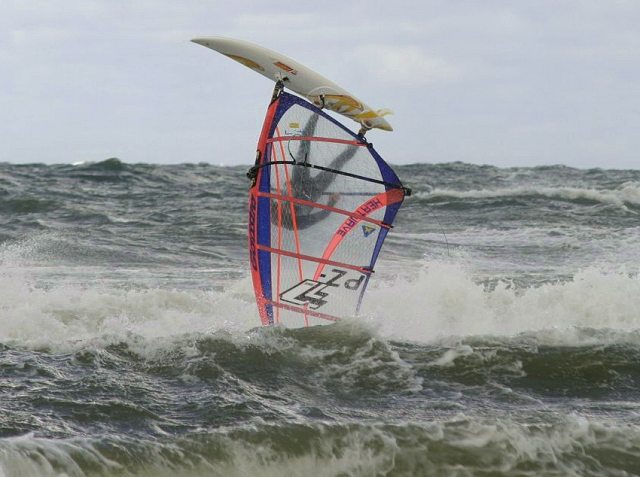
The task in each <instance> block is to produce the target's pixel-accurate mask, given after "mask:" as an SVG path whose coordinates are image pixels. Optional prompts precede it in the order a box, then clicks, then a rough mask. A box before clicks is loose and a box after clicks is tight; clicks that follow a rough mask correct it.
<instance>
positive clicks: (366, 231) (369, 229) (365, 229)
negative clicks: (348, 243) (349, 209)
mask: <svg viewBox="0 0 640 477" xmlns="http://www.w3.org/2000/svg"><path fill="white" fill-rule="evenodd" d="M375 231H376V228H375V227H372V226H371V225H366V224H365V225H363V226H362V233H363V234H364V236H365V237H368V236H369V235H371V234H372V233H373V232H375Z"/></svg>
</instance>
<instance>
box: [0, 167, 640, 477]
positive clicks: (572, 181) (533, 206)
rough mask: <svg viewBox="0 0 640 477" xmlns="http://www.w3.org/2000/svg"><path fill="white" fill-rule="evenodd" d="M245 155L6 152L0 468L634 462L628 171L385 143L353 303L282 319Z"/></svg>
mask: <svg viewBox="0 0 640 477" xmlns="http://www.w3.org/2000/svg"><path fill="white" fill-rule="evenodd" d="M245 169H246V167H216V166H212V165H207V164H197V165H196V164H185V165H173V166H166V165H165V166H159V165H149V164H126V163H123V162H121V161H119V160H117V159H109V160H106V161H103V162H98V163H93V164H78V165H41V164H32V165H12V164H0V476H2V477H9V476H12V477H13V476H69V477H76V476H164V475H166V476H175V475H180V476H253V475H261V476H270V475H273V476H341V477H344V476H421V475H425V476H427V475H434V476H476V475H477V476H603V475H611V476H632V475H640V278H639V275H638V272H639V269H640V240H639V239H640V171H637V170H633V171H625V170H604V169H590V170H579V169H573V168H568V167H563V166H549V167H535V168H510V169H500V168H495V167H489V166H476V165H470V164H462V163H450V164H436V165H429V164H415V165H407V166H399V167H397V168H396V170H397V172H398V175H399V176H400V177H401V178H402V179H404V180H405V182H406V184H407V185H408V186H410V187H412V188H413V190H414V195H413V196H412V197H409V198H408V199H407V200H406V201H405V205H404V207H403V209H402V210H401V211H400V214H399V215H398V219H397V221H396V223H395V228H394V229H393V230H392V232H391V233H390V235H389V238H388V239H387V242H386V244H385V248H384V249H383V252H382V254H381V258H380V260H379V261H378V264H377V268H376V274H375V277H374V279H373V280H372V281H371V284H370V287H369V289H368V291H367V294H366V295H365V301H364V304H363V310H362V314H361V316H359V317H353V318H349V319H346V320H344V321H342V322H340V323H337V324H335V325H330V326H324V327H316V328H308V329H297V330H287V329H279V328H261V327H259V323H260V322H259V319H258V316H257V311H256V307H255V303H254V298H253V292H252V288H251V283H250V278H249V277H248V270H247V268H248V266H247V251H246V238H245V237H246V232H245V229H246V214H247V212H246V196H247V187H248V183H247V180H246V178H245V176H244V172H245Z"/></svg>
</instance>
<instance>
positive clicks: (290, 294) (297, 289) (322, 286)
mask: <svg viewBox="0 0 640 477" xmlns="http://www.w3.org/2000/svg"><path fill="white" fill-rule="evenodd" d="M331 271H332V272H333V274H334V275H333V277H331V278H330V279H329V280H327V281H324V282H321V281H316V280H311V279H306V280H303V281H301V282H300V283H297V284H296V285H294V286H292V287H291V288H289V289H288V290H285V291H284V292H282V293H281V294H280V300H282V301H284V302H287V303H291V304H293V305H298V306H308V307H309V309H311V310H317V309H318V308H320V307H321V306H324V305H326V304H327V303H329V300H328V298H329V297H330V295H331V293H330V292H331V290H334V291H335V290H336V288H337V289H340V288H345V289H347V290H351V291H355V290H357V289H358V288H360V285H362V283H363V282H364V278H365V276H364V275H360V276H359V277H358V278H350V279H347V280H342V278H345V277H346V276H348V274H347V272H346V271H345V270H340V269H339V268H333V269H332V270H331ZM320 277H321V278H325V279H326V278H327V276H326V275H325V274H324V273H323V274H321V275H320ZM341 280H342V281H341Z"/></svg>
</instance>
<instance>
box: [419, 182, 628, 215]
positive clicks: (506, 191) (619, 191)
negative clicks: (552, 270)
mask: <svg viewBox="0 0 640 477" xmlns="http://www.w3.org/2000/svg"><path fill="white" fill-rule="evenodd" d="M416 195H417V196H418V197H423V198H425V197H426V198H433V197H455V198H461V199H484V198H492V197H516V196H543V197H548V198H552V199H553V198H556V199H563V200H590V201H594V202H601V203H604V204H611V205H615V206H618V207H621V208H624V209H626V205H628V204H629V205H634V206H638V205H640V183H639V182H634V181H629V182H625V183H624V184H621V185H620V186H619V187H618V188H616V189H610V190H603V189H593V188H582V187H552V186H543V185H539V186H538V185H537V186H516V187H503V188H496V189H476V190H464V191H463V190H456V189H446V188H442V189H434V190H432V191H430V192H418V193H417V194H416Z"/></svg>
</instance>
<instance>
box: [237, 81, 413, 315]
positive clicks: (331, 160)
mask: <svg viewBox="0 0 640 477" xmlns="http://www.w3.org/2000/svg"><path fill="white" fill-rule="evenodd" d="M248 176H249V177H250V178H251V179H252V180H253V183H252V186H251V189H250V193H249V228H248V236H249V255H250V264H251V273H252V279H253V286H254V289H255V295H256V301H257V304H258V310H259V314H260V319H261V321H262V324H263V325H274V324H282V325H285V326H290V327H299V326H310V325H317V324H327V323H331V322H334V321H337V320H339V319H340V318H342V317H345V316H353V315H355V314H357V312H358V309H359V307H360V303H361V301H362V297H363V294H364V291H365V289H366V288H367V285H368V283H369V279H370V278H371V275H372V274H373V269H374V265H375V263H376V259H377V258H378V255H379V253H380V250H381V248H382V244H383V242H384V239H385V237H386V236H387V233H388V232H389V229H390V228H391V227H392V224H393V220H394V218H395V216H396V214H397V212H398V209H399V208H400V206H401V204H402V201H403V200H404V197H405V195H408V194H410V190H409V189H407V188H406V187H404V186H403V185H402V183H401V182H400V180H399V179H398V177H397V176H396V174H395V173H394V172H393V170H392V169H391V167H389V165H388V164H387V163H386V162H385V161H384V160H383V159H382V157H380V155H379V154H378V153H377V152H376V151H375V150H374V148H373V146H372V145H371V144H370V143H368V142H367V141H366V139H365V138H364V135H362V134H356V133H354V132H352V131H350V130H349V129H347V128H346V127H344V126H343V125H342V124H340V123H339V122H338V121H336V120H335V119H333V118H332V117H331V116H329V115H327V114H326V113H325V112H323V111H322V110H320V109H319V108H317V107H316V106H314V105H312V104H311V103H309V102H307V101H306V100H304V99H303V98H300V97H298V96H294V95H291V94H289V93H287V92H284V91H283V88H282V82H279V83H278V84H277V86H276V89H275V90H274V94H273V98H272V102H271V104H270V106H269V108H268V110H267V114H266V118H265V121H264V124H263V128H262V133H261V135H260V139H259V142H258V150H257V154H256V163H255V165H254V167H252V168H251V170H250V171H249V173H248Z"/></svg>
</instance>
